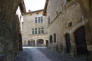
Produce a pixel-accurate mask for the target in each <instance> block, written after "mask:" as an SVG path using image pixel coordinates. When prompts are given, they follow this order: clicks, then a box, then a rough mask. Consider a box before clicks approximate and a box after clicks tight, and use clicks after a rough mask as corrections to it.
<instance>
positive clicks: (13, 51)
mask: <svg viewBox="0 0 92 61" xmlns="http://www.w3.org/2000/svg"><path fill="white" fill-rule="evenodd" d="M19 2H20V0H0V61H14V58H15V56H16V55H17V54H18V52H19V34H20V28H19V19H18V16H16V9H17V7H18V4H19Z"/></svg>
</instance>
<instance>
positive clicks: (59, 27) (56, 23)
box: [46, 0, 90, 55]
mask: <svg viewBox="0 0 92 61" xmlns="http://www.w3.org/2000/svg"><path fill="white" fill-rule="evenodd" d="M46 10H47V18H48V34H49V47H52V48H53V49H55V50H58V51H62V52H64V53H66V52H67V53H68V52H69V53H70V54H72V55H77V54H86V53H87V47H88V46H89V45H86V44H87V42H89V41H87V39H86V35H85V34H86V32H85V31H86V30H85V25H86V24H87V22H88V19H87V18H86V17H85V15H84V14H83V11H82V8H81V7H80V4H79V3H77V2H75V1H68V0H58V1H57V0H49V1H48V5H47V9H46ZM83 32H84V33H83ZM54 34H56V36H55V37H54ZM78 34H79V35H78ZM80 35H81V36H83V35H84V36H83V37H81V36H80ZM80 37H81V38H80ZM55 38H56V42H55ZM80 40H83V41H81V42H79V41H80ZM82 43H83V44H82ZM80 44H81V45H80ZM82 45H83V46H82ZM80 46H81V47H80ZM80 48H83V49H84V50H85V52H86V53H85V52H84V53H82V52H81V51H78V50H79V49H80ZM88 50H90V49H89V48H88Z"/></svg>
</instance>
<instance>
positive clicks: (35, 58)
mask: <svg viewBox="0 0 92 61" xmlns="http://www.w3.org/2000/svg"><path fill="white" fill-rule="evenodd" d="M15 61H87V60H86V58H74V57H71V56H67V55H63V54H59V53H56V52H53V51H51V50H49V49H47V48H46V47H39V48H37V47H27V48H26V47H25V48H24V51H23V52H20V54H19V56H17V57H16V60H15Z"/></svg>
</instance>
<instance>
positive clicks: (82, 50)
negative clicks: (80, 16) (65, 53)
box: [74, 26, 87, 55]
mask: <svg viewBox="0 0 92 61" xmlns="http://www.w3.org/2000/svg"><path fill="white" fill-rule="evenodd" d="M74 37H75V44H76V49H77V55H85V54H87V44H86V38H85V28H84V26H82V27H80V28H78V29H77V30H76V31H75V32H74Z"/></svg>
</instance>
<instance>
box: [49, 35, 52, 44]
mask: <svg viewBox="0 0 92 61" xmlns="http://www.w3.org/2000/svg"><path fill="white" fill-rule="evenodd" d="M49 40H50V43H52V42H53V41H52V35H50V39H49Z"/></svg>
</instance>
